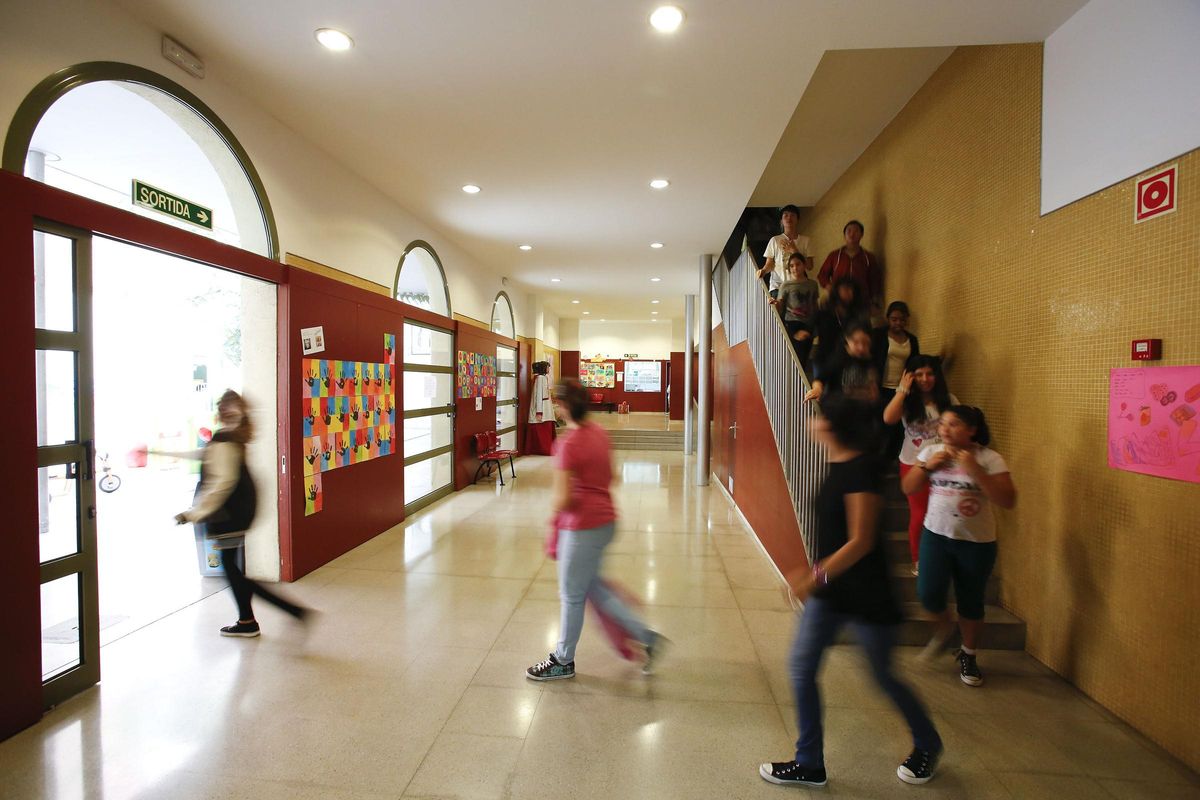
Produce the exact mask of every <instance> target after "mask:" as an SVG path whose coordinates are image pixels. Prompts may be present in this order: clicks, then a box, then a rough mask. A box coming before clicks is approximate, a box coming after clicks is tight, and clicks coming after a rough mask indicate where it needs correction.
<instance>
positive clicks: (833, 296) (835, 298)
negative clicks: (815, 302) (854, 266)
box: [825, 275, 866, 314]
mask: <svg viewBox="0 0 1200 800" xmlns="http://www.w3.org/2000/svg"><path fill="white" fill-rule="evenodd" d="M843 286H850V287H852V288H853V290H854V294H853V296H852V297H851V299H850V305H849V306H847V310H848V311H850V313H851V314H858V313H859V312H861V311H862V310H863V306H864V305H865V304H866V303H865V301H864V300H863V296H862V289H861V288H860V287H859V285H858V281H856V280H854V278H851V277H850V276H849V275H843V276H842V277H840V278H838V279H837V280H836V281H834V282H833V286H831V287H829V297H827V298H825V307H826V308H828V309H830V310H833V309H835V308H837V307H838V305H839V304H840V303H841V299H840V298H841V291H840V290H841V288H842V287H843Z"/></svg>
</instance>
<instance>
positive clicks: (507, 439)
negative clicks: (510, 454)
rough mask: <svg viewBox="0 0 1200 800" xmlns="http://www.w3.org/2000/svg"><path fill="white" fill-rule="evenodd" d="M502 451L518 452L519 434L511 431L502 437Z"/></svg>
mask: <svg viewBox="0 0 1200 800" xmlns="http://www.w3.org/2000/svg"><path fill="white" fill-rule="evenodd" d="M500 449H501V450H516V449H517V432H516V431H509V432H508V433H504V434H501V435H500Z"/></svg>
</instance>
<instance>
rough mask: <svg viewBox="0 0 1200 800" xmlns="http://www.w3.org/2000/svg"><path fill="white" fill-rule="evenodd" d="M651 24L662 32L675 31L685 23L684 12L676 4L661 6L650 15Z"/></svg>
mask: <svg viewBox="0 0 1200 800" xmlns="http://www.w3.org/2000/svg"><path fill="white" fill-rule="evenodd" d="M650 24H651V25H653V26H654V29H655V30H657V31H659V32H661V33H674V32H675V31H677V30H678V29H679V26H680V25H682V24H683V12H682V11H680V10H679V9H678V8H677V7H675V6H659V7H658V8H656V9H654V13H653V14H651V15H650Z"/></svg>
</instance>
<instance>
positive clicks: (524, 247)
mask: <svg viewBox="0 0 1200 800" xmlns="http://www.w3.org/2000/svg"><path fill="white" fill-rule="evenodd" d="M517 249H518V250H532V249H533V245H531V244H519V245H517Z"/></svg>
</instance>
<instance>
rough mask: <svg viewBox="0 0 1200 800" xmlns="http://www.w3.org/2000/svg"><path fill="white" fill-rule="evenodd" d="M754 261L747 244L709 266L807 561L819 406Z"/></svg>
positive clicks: (818, 476) (819, 462) (811, 552)
mask: <svg viewBox="0 0 1200 800" xmlns="http://www.w3.org/2000/svg"><path fill="white" fill-rule="evenodd" d="M757 266H758V265H757V264H756V263H755V261H754V256H753V254H752V253H751V252H750V251H749V250H742V254H741V256H740V257H739V258H738V260H737V263H736V264H734V265H733V268H732V269H727V268H726V267H725V262H724V259H722V260H721V261H719V262H718V263H717V266H716V268H714V270H713V289H714V291H715V293H716V295H717V302H718V303H719V305H720V307H721V318H722V319H723V320H724V322H725V335H726V338H727V339H728V341H729V346H730V347H732V346H734V345H736V344H740V343H742V342H748V344H749V347H750V356H751V358H752V359H753V361H754V370H755V372H756V373H757V375H758V385H759V387H760V388H761V389H762V393H763V401H764V402H765V404H766V406H767V417H768V418H769V419H770V421H771V430H772V432H774V434H775V446H776V448H777V450H778V451H779V460H780V462H781V463H782V464H783V474H784V478H785V479H786V480H787V486H788V494H789V495H790V496H791V500H792V507H793V508H794V509H795V512H796V521H797V522H798V523H799V526H800V535H801V537H802V538H803V540H804V550H805V552H806V554H807V555H808V559H809V562H810V563H811V562H812V561H813V560H814V559H815V557H816V552H815V550H816V534H817V517H816V505H815V501H816V497H817V493H818V492H819V491H820V489H821V482H822V481H823V480H824V478H825V472H826V461H825V453H824V451H823V449H822V448H821V447H820V445H818V444H817V442H815V441H814V440H813V439H812V437H811V435H810V434H809V421H810V420H811V419H812V418H813V417H815V416H817V415H818V412H817V410H816V408H815V406H814V405H813V404H811V403H805V402H804V395H805V394H806V393H807V392H808V390H809V389H811V388H812V386H811V384H810V383H809V380H808V376H807V375H806V374H805V372H804V368H803V366H802V365H801V364H800V359H799V358H797V356H796V351H795V350H794V349H793V348H792V344H791V342H790V341H789V340H788V335H787V331H786V330H785V329H784V326H783V320H781V319H780V317H779V313H778V312H777V311H776V310H775V307H774V306H772V305H771V304H770V302H768V301H769V299H770V298H769V295H768V294H767V291H766V286H765V285H764V284H763V282H762V280H761V279H760V278H759V277H758V269H757Z"/></svg>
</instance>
